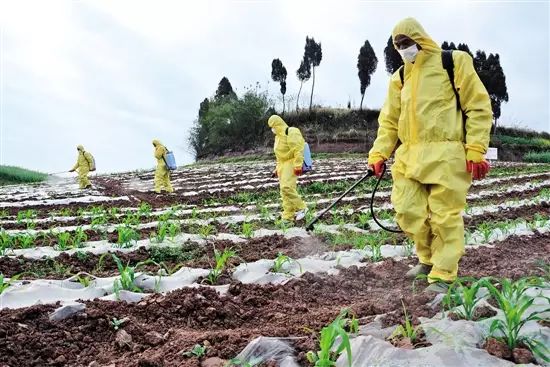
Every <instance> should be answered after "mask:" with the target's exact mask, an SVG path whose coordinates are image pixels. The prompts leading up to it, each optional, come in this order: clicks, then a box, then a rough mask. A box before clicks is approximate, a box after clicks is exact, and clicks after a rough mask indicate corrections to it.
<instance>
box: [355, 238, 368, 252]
mask: <svg viewBox="0 0 550 367" xmlns="http://www.w3.org/2000/svg"><path fill="white" fill-rule="evenodd" d="M353 247H354V248H356V249H358V250H364V249H365V247H367V238H366V237H365V236H355V237H354V238H353Z"/></svg>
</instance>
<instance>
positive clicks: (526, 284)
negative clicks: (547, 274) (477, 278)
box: [486, 277, 542, 303]
mask: <svg viewBox="0 0 550 367" xmlns="http://www.w3.org/2000/svg"><path fill="white" fill-rule="evenodd" d="M498 283H499V285H500V292H501V293H502V294H503V295H504V297H505V298H506V299H508V300H509V301H510V302H512V303H518V302H519V301H520V300H521V299H522V298H523V297H524V295H525V292H527V290H528V289H529V288H533V287H538V286H541V285H542V279H541V278H539V277H525V278H521V279H518V280H516V281H515V282H514V281H511V280H510V279H506V278H503V279H500V280H499V281H498ZM486 284H490V283H489V282H486ZM491 286H493V285H492V284H491ZM493 287H494V286H493Z"/></svg>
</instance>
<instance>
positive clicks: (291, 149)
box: [267, 115, 306, 222]
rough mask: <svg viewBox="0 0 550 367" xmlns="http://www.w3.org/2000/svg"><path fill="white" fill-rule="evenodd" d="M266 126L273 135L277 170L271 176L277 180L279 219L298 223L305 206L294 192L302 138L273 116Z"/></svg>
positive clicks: (302, 149) (300, 170)
mask: <svg viewBox="0 0 550 367" xmlns="http://www.w3.org/2000/svg"><path fill="white" fill-rule="evenodd" d="M267 124H268V125H269V127H270V128H271V131H273V134H275V145H274V148H273V150H274V151H275V157H276V159H277V168H276V169H275V171H273V175H274V176H276V177H278V178H279V187H280V190H281V199H282V201H283V212H282V214H281V217H282V219H283V220H287V221H291V222H292V221H300V220H302V219H304V217H305V215H306V204H305V203H304V201H303V200H302V198H301V197H300V194H298V191H297V190H296V186H297V181H298V176H300V175H301V174H302V164H303V162H304V144H305V141H304V138H303V137H302V133H301V132H300V129H298V128H295V127H288V125H287V124H286V123H285V122H284V120H283V119H282V118H281V117H279V116H277V115H273V116H271V117H270V118H269V120H268V121H267Z"/></svg>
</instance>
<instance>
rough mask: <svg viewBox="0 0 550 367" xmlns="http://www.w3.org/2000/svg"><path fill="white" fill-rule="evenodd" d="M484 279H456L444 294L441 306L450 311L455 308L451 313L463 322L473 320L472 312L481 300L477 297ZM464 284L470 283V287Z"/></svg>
mask: <svg viewBox="0 0 550 367" xmlns="http://www.w3.org/2000/svg"><path fill="white" fill-rule="evenodd" d="M485 281H486V280H485V279H480V280H475V279H471V278H461V279H457V280H456V281H455V282H454V283H453V284H451V286H450V287H449V290H448V291H447V294H445V297H444V298H443V301H442V305H443V307H444V308H446V309H448V310H451V309H454V308H456V307H459V306H462V309H461V308H457V309H456V310H454V311H453V312H454V313H455V314H456V315H457V316H458V317H460V318H461V319H464V320H473V319H474V311H475V309H476V307H477V304H478V303H479V301H481V298H478V297H477V293H478V292H479V289H480V288H481V287H482V286H483V285H484V283H485ZM465 282H470V283H471V284H470V286H467V285H465V284H464V283H465Z"/></svg>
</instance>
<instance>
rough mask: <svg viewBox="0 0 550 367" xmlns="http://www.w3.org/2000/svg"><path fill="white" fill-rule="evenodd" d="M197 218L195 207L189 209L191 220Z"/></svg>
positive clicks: (197, 213)
mask: <svg viewBox="0 0 550 367" xmlns="http://www.w3.org/2000/svg"><path fill="white" fill-rule="evenodd" d="M198 218H199V211H198V210H197V208H196V207H194V208H193V209H191V219H198Z"/></svg>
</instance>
